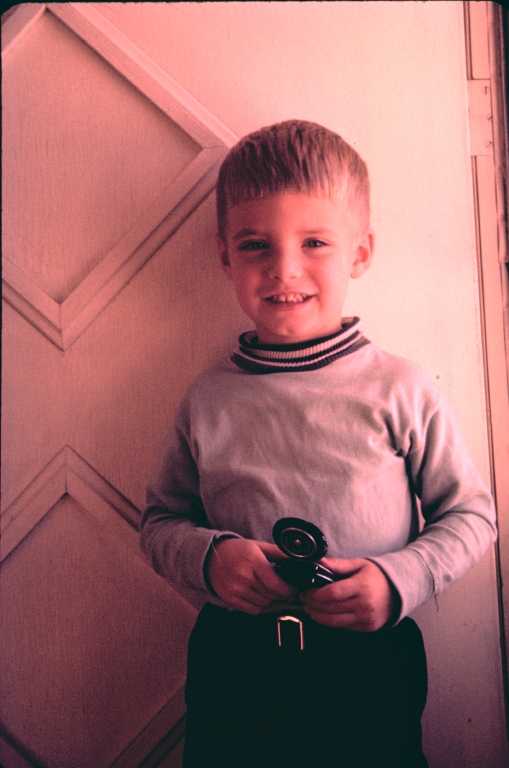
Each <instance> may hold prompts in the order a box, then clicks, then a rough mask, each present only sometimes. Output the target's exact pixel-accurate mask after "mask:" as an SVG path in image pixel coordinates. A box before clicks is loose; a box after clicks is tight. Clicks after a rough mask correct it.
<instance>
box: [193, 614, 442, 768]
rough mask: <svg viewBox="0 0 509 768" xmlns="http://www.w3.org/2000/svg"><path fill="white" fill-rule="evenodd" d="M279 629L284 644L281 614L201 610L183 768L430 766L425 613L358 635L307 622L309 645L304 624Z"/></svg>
mask: <svg viewBox="0 0 509 768" xmlns="http://www.w3.org/2000/svg"><path fill="white" fill-rule="evenodd" d="M280 626H283V642H284V647H283V648H279V647H278V644H277V642H276V617H275V616H273V615H268V614H267V615H263V616H256V617H254V616H250V615H248V614H243V613H238V612H231V611H226V610H223V609H221V608H218V607H216V606H212V605H206V606H205V607H204V608H203V609H202V611H201V613H200V615H199V616H198V620H197V623H196V625H195V628H194V630H193V632H192V634H191V637H190V641H189V652H188V678H187V686H186V703H187V724H186V743H185V749H184V762H183V766H184V768H205V766H221V768H233V766H235V768H238V766H245V767H246V768H248V767H249V768H255V766H256V767H257V768H258V767H259V768H275V767H276V766H277V768H286V767H287V766H288V768H294V767H298V768H304V766H306V768H315V766H318V765H321V764H322V763H323V765H324V766H326V767H327V768H336V767H337V768H368V767H369V768H374V767H375V766H377V767H378V766H387V767H388V768H389V767H390V768H426V766H427V762H426V759H425V757H424V754H423V752H422V734H421V715H422V712H423V709H424V705H425V702H426V693H427V675H426V657H425V652H424V646H423V642H422V635H421V632H420V630H419V628H418V627H417V625H416V624H415V622H414V621H412V620H411V619H404V620H403V621H402V622H401V623H400V624H399V625H398V626H397V627H394V628H388V629H382V630H379V631H378V632H373V633H358V632H351V631H346V630H336V629H329V628H327V627H323V626H321V625H319V624H316V623H315V622H313V621H311V620H310V619H307V620H306V621H305V625H304V644H305V645H304V651H300V650H298V647H297V639H298V638H297V635H296V634H293V630H294V628H296V625H295V624H293V625H292V624H291V623H290V624H289V623H288V622H286V623H284V624H283V625H280ZM288 629H290V630H291V632H290V634H288ZM285 638H286V639H287V640H288V639H289V641H290V642H285Z"/></svg>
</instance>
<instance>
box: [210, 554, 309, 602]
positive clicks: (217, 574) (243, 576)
mask: <svg viewBox="0 0 509 768" xmlns="http://www.w3.org/2000/svg"><path fill="white" fill-rule="evenodd" d="M269 557H270V558H271V559H272V560H277V559H281V558H282V557H284V555H283V554H282V552H281V550H280V549H279V548H278V547H276V545H275V544H269V543H268V542H265V541H255V540H254V539H223V540H222V541H219V542H218V543H217V544H216V545H215V546H214V550H213V552H212V554H211V557H210V561H209V567H208V578H209V581H210V584H211V586H212V588H213V590H214V591H215V592H216V593H217V595H218V596H219V597H220V598H221V599H222V600H223V601H224V602H225V603H226V605H228V606H230V608H235V609H236V610H239V611H244V612H245V613H252V614H258V613H262V611H263V610H264V609H266V608H267V607H268V606H269V605H270V604H271V603H273V602H277V601H282V600H288V599H289V598H291V597H292V595H293V594H294V592H295V590H292V588H291V587H290V586H289V585H288V584H286V582H284V581H283V580H282V579H281V578H279V576H278V575H277V574H276V573H275V571H274V568H273V567H272V565H271V563H270V562H269V560H268V559H267V558H269Z"/></svg>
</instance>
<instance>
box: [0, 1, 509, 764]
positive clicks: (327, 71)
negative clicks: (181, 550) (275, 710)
mask: <svg viewBox="0 0 509 768" xmlns="http://www.w3.org/2000/svg"><path fill="white" fill-rule="evenodd" d="M2 61H3V121H4V122H3V140H4V147H3V160H4V163H3V182H4V195H3V217H4V219H3V252H4V273H3V277H4V315H3V321H4V327H3V348H4V363H3V401H2V402H3V430H2V435H3V472H2V482H3V498H2V510H3V514H2V559H3V564H2V579H1V595H0V597H1V612H2V653H1V654H0V666H1V669H0V677H1V680H2V690H1V694H0V695H1V698H2V707H1V714H0V719H1V726H0V728H1V731H0V735H1V740H0V762H1V763H2V764H3V765H5V766H6V768H18V766H38V765H41V766H47V767H48V768H109V766H115V768H121V767H122V768H124V767H125V768H134V766H141V765H143V766H145V768H148V767H149V766H166V767H168V766H170V765H172V766H176V765H177V764H178V762H179V754H180V752H179V744H180V739H181V736H182V732H183V722H182V718H183V715H184V707H183V697H182V684H183V680H184V673H185V647H186V640H187V636H188V632H189V629H190V627H191V625H192V622H193V618H194V613H193V611H192V609H191V608H190V607H189V606H188V605H187V604H186V603H185V602H184V601H183V600H181V599H180V598H179V597H178V596H177V595H176V594H175V593H174V592H173V591H172V589H171V588H170V587H169V586H168V585H167V584H165V583H164V582H163V581H162V580H161V579H159V578H158V577H157V576H155V575H154V574H153V573H152V572H151V570H150V568H149V567H148V566H147V565H146V564H145V562H144V561H143V559H142V558H141V556H140V555H139V554H138V543H137V534H136V530H135V529H136V525H137V521H138V519H139V514H140V511H141V509H142V507H143V503H144V490H145V486H146V483H147V481H148V479H149V478H150V477H152V475H153V474H154V472H155V471H156V470H157V468H158V465H159V462H160V459H161V456H162V453H163V450H164V445H165V436H166V434H167V431H168V429H169V428H170V426H171V422H172V417H173V413H174V409H175V406H176V403H177V402H178V400H179V398H180V396H181V394H182V393H183V391H184V389H185V387H186V386H187V384H188V383H189V382H190V381H191V379H192V378H193V377H194V376H195V375H196V373H197V372H198V371H199V370H201V369H202V368H204V367H205V366H206V365H208V364H209V363H210V362H212V361H213V360H214V359H215V358H216V357H217V356H218V355H220V354H226V353H227V351H228V350H229V349H230V347H231V346H232V344H233V343H234V341H235V337H236V335H237V334H238V332H239V331H240V330H242V329H244V328H245V327H246V322H245V320H244V319H243V318H242V316H241V314H240V311H239V310H238V309H237V308H236V305H235V302H234V299H233V297H232V295H231V292H230V289H229V286H228V285H227V284H226V282H225V280H224V278H223V275H222V273H221V271H220V269H219V267H218V265H217V259H216V254H215V244H214V237H215V223H214V198H213V194H212V193H211V190H212V188H213V183H214V177H215V172H216V170H217V165H218V162H219V161H220V159H221V157H222V156H223V154H224V152H225V149H226V148H227V147H228V146H229V145H230V144H231V143H232V142H233V141H234V140H235V136H236V135H237V136H240V135H242V134H244V133H246V132H247V131H249V130H253V129H255V128H258V127H260V126H261V125H264V124H268V123H271V122H274V121H276V120H281V119H286V118H288V117H301V118H306V119H311V120H316V121H318V122H322V123H324V124H326V125H328V126H329V127H331V128H333V129H335V130H337V131H339V132H340V133H341V134H342V135H344V137H345V138H346V139H347V140H349V141H350V142H352V143H353V144H354V145H355V146H356V147H357V148H358V149H359V150H360V151H361V154H363V155H364V157H365V158H366V160H367V161H368V165H369V166H370V170H371V176H372V186H373V209H374V224H375V230H376V233H377V251H376V259H375V263H374V265H373V268H372V270H370V274H368V275H366V277H365V278H363V280H362V281H358V283H359V284H358V285H355V286H354V291H353V292H352V294H351V296H350V299H349V306H348V309H349V310H351V311H352V312H354V311H355V312H356V313H360V314H361V315H362V317H363V318H364V320H365V326H366V332H367V335H368V336H370V337H371V338H373V339H374V340H375V341H377V342H379V343H381V344H382V345H383V346H385V347H387V348H389V349H391V350H392V351H394V352H396V353H400V354H403V355H406V356H408V357H411V358H413V359H415V360H417V361H419V362H420V363H421V364H422V365H424V366H425V367H427V368H428V369H429V370H431V371H432V373H433V374H434V375H435V378H436V380H437V382H438V384H439V386H441V387H443V388H444V390H445V391H446V394H447V395H448V397H449V399H450V400H451V401H452V402H453V405H454V406H455V407H456V410H457V411H458V414H459V417H460V421H461V423H462V426H463V429H464V432H465V434H466V438H467V441H468V442H469V444H470V446H471V448H472V452H473V453H474V456H475V458H476V460H477V462H478V464H479V466H480V468H481V471H483V473H484V474H485V476H486V477H487V478H488V477H489V461H488V456H489V453H488V447H487V437H486V413H485V410H484V391H483V373H482V346H481V324H480V315H479V307H478V275H477V266H476V252H475V227H474V214H473V211H474V208H473V202H472V188H471V166H470V157H469V154H470V151H469V144H468V130H467V129H468V113H467V99H466V82H465V81H466V68H465V48H464V20H463V8H462V4H461V3H456V2H450V3H448V2H445V3H405V2H401V3H399V2H397V3H379V2H367V3H356V2H353V3H350V2H332V3H319V4H317V3H298V2H295V3H294V2H290V3H258V2H254V3H217V4H216V3H205V4H201V3H175V4H173V3H162V4H156V3H154V4H151V3H141V4H135V3H127V4H117V3H111V4H107V3H106V4H102V3H97V4H93V3H83V4H76V5H73V4H65V3H62V4H58V3H57V4H49V5H47V6H44V5H38V4H30V3H28V4H24V5H22V6H20V7H19V8H17V9H14V10H11V11H10V12H9V13H8V14H7V15H6V16H5V17H4V19H3V43H2ZM361 283H362V284H361ZM451 297H454V300H453V301H451ZM458 339H461V343H460V344H458ZM419 620H420V623H421V626H422V627H423V631H424V634H425V638H426V641H427V645H428V652H429V660H430V673H431V678H430V697H429V705H428V710H427V713H426V722H425V736H426V750H427V753H428V755H429V756H430V764H431V768H478V767H479V766H481V765H482V766H483V768H485V767H486V768H499V767H500V768H501V767H502V766H503V765H504V764H505V760H506V758H507V752H506V741H505V736H504V712H503V701H502V672H501V661H500V652H499V647H500V646H499V634H498V625H497V621H498V614H497V582H496V572H495V563H494V558H493V553H490V555H488V556H487V557H486V558H485V560H484V561H483V563H482V564H480V565H479V566H478V567H477V568H476V569H475V570H474V571H473V572H472V573H471V574H470V575H469V577H468V578H467V579H466V580H465V581H464V582H463V583H462V584H459V585H455V586H454V587H452V588H451V590H450V591H449V593H448V594H447V595H445V596H444V598H443V599H441V600H440V610H439V612H437V610H436V608H435V606H434V605H428V606H425V607H424V608H423V609H421V610H420V612H419ZM176 745H177V746H176Z"/></svg>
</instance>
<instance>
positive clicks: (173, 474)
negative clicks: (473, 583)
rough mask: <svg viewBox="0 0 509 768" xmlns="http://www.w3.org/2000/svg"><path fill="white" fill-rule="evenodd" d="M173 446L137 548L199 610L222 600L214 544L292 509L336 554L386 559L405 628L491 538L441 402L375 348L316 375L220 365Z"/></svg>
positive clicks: (408, 369) (490, 512) (415, 371)
mask: <svg viewBox="0 0 509 768" xmlns="http://www.w3.org/2000/svg"><path fill="white" fill-rule="evenodd" d="M169 443H170V444H169V447H168V451H167V454H166V457H165V459H164V462H163V466H162V469H161V472H160V475H159V478H158V480H157V482H155V483H154V484H153V485H152V486H150V487H149V489H148V493H147V502H148V504H147V508H146V510H145V512H144V515H143V518H142V523H141V544H142V548H143V550H144V551H145V553H146V554H147V556H148V557H149V559H150V561H151V563H152V565H153V567H154V569H155V570H156V571H157V572H158V573H159V574H161V576H163V577H164V578H166V579H167V580H168V581H169V582H170V583H171V584H172V586H173V587H175V589H177V590H178V591H179V592H180V593H181V594H183V596H184V597H186V598H187V599H188V600H190V601H191V602H192V603H193V604H194V605H196V606H197V607H200V606H201V605H202V604H203V603H204V602H206V601H208V602H214V603H216V604H219V605H221V604H222V603H221V601H220V600H219V599H218V598H216V597H214V596H213V595H212V594H211V592H210V590H209V588H208V585H207V582H206V579H205V575H204V566H205V561H206V556H207V553H208V551H209V548H210V546H211V543H212V540H213V538H214V537H215V536H216V535H219V534H222V533H224V532H227V533H230V534H233V535H238V536H242V537H247V538H255V539H263V540H266V541H271V530H272V526H273V524H274V522H275V521H276V520H277V519H278V518H280V517H284V516H288V515H290V516H295V517H302V518H305V519H308V520H310V521H312V522H315V523H316V524H317V525H318V526H319V527H320V528H321V529H322V530H323V532H324V534H325V537H326V539H327V541H328V543H329V553H328V554H329V555H330V556H332V557H348V558H349V557H366V558H369V559H370V560H372V561H373V562H375V563H377V564H378V565H379V567H380V568H382V570H383V571H384V573H385V574H386V576H387V577H388V578H389V580H390V581H391V582H392V584H393V586H394V587H395V589H396V590H397V592H398V593H399V597H400V600H401V612H400V615H399V616H398V617H397V620H400V619H401V618H403V616H406V615H407V614H409V613H411V612H412V611H413V610H414V609H415V608H416V607H417V606H418V605H420V604H421V603H423V602H424V601H425V600H428V599H429V598H430V597H431V596H432V595H433V594H438V593H439V592H441V591H442V590H443V589H444V588H445V587H446V586H447V585H448V584H449V583H450V582H452V581H454V580H455V579H457V578H459V577H460V576H462V575H463V574H464V573H465V571H467V570H468V568H469V567H470V566H472V565H473V564H474V563H475V562H476V561H477V560H478V559H479V558H480V557H481V556H482V554H483V553H484V552H485V551H486V549H487V548H488V546H489V545H490V543H492V542H493V541H494V539H495V536H496V529H495V511H494V506H493V502H492V499H491V497H490V494H489V492H488V490H487V489H486V487H485V485H484V483H483V482H482V481H481V479H480V477H479V474H478V472H477V470H476V469H475V467H474V466H473V464H472V461H471V459H470V457H469V455H468V453H467V451H466V449H465V446H464V444H463V441H462V439H461V437H460V434H459V431H458V429H457V426H456V424H455V422H454V419H453V416H452V415H451V412H450V409H449V407H448V405H447V404H446V403H445V402H444V400H443V397H442V396H441V395H440V393H439V392H438V391H437V390H436V388H435V387H434V385H433V384H432V382H431V381H430V380H429V378H428V377H427V376H426V375H425V374H424V373H423V372H422V371H421V370H420V369H419V368H418V367H417V366H415V365H414V364H412V363H410V362H408V361H406V360H403V359H401V358H399V357H396V356H394V355H390V354H388V353H386V352H384V351H382V350H380V349H379V348H378V347H376V346H375V345H374V344H372V343H368V344H366V345H365V346H361V347H360V348H355V349H354V351H352V352H351V353H350V354H346V355H345V356H343V357H340V358H338V359H335V360H334V361H333V362H331V363H329V364H328V365H326V366H324V367H322V368H319V369H317V370H306V371H298V372H296V371H285V372H282V373H277V374H275V375H271V374H268V375H257V374H254V373H250V372H247V371H244V370H241V369H240V368H239V367H237V366H236V365H235V364H234V363H233V362H231V361H225V362H221V363H219V364H218V365H216V366H214V367H213V368H211V369H209V370H208V371H206V372H205V373H203V374H202V375H201V376H199V377H198V379H197V380H196V381H195V382H194V384H193V385H192V386H191V387H190V389H189V391H188V392H187V395H186V396H185V398H184V400H183V401H182V403H181V405H180V408H179V410H178V413H177V418H176V429H175V430H173V431H172V434H171V436H170V440H169ZM421 512H422V518H423V519H424V527H422V525H421V522H422V518H421ZM421 529H422V530H421Z"/></svg>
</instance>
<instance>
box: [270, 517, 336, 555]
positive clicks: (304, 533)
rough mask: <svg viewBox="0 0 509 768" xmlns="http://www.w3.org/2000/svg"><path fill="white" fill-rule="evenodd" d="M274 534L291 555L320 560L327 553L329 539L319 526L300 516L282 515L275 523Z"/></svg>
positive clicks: (275, 538) (283, 548)
mask: <svg viewBox="0 0 509 768" xmlns="http://www.w3.org/2000/svg"><path fill="white" fill-rule="evenodd" d="M272 536H273V538H274V541H275V542H276V544H277V545H278V547H279V548H280V549H282V550H283V552H284V553H285V555H288V556H289V557H293V558H297V559H299V560H319V559H320V558H321V557H324V556H325V554H326V553H327V541H326V539H325V536H324V535H323V533H322V532H321V530H320V529H319V528H318V526H316V525H314V524H313V523H309V522H308V521H307V520H301V519H300V518H298V517H282V518H281V519H280V520H278V521H277V522H276V523H275V525H274V527H273V529H272Z"/></svg>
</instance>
